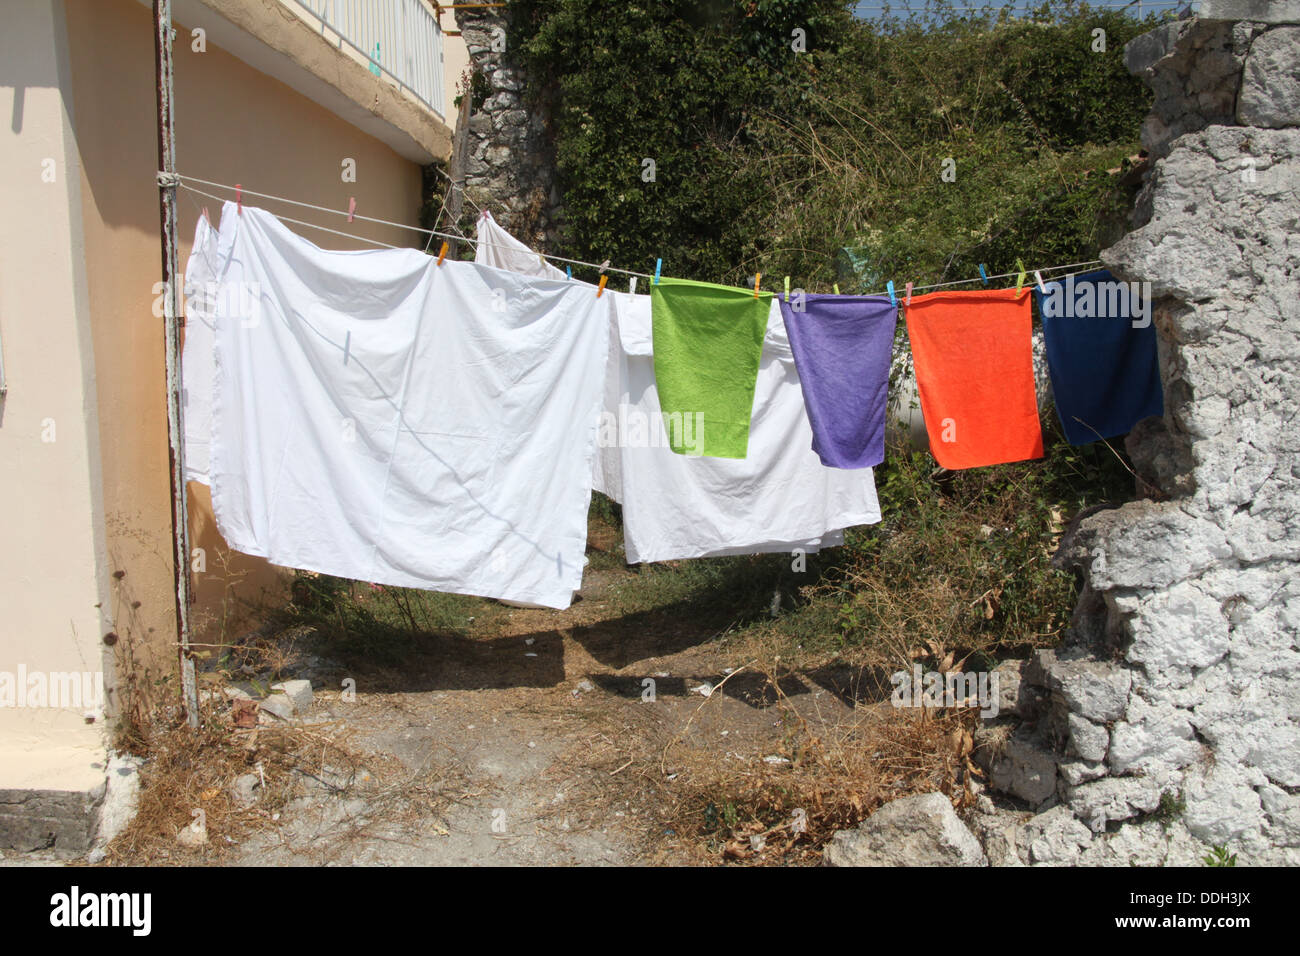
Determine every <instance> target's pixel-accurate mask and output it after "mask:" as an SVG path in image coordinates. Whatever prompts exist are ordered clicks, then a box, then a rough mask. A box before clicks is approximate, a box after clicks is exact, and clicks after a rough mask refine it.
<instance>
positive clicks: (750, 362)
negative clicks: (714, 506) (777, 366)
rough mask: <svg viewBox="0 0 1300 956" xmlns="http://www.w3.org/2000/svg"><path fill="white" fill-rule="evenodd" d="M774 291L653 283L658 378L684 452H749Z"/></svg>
mask: <svg viewBox="0 0 1300 956" xmlns="http://www.w3.org/2000/svg"><path fill="white" fill-rule="evenodd" d="M771 307H772V293H771V292H760V293H759V294H758V296H757V297H755V296H754V293H753V292H752V291H746V290H745V289H737V288H735V287H733V286H725V285H713V284H712V283H710V282H693V281H691V280H689V279H666V278H661V279H660V280H659V281H658V282H657V283H653V284H652V285H651V286H650V314H651V323H652V327H653V330H654V361H655V382H656V384H657V385H658V389H659V407H660V408H661V409H662V410H663V416H664V428H665V429H666V430H667V432H668V441H669V444H670V445H671V447H672V449H673V451H675V452H677V453H678V454H679V455H688V454H689V455H708V456H709V457H711V458H744V457H745V454H746V451H747V450H748V448H749V418H750V414H751V413H752V411H753V408H754V383H755V381H756V380H757V379H758V362H759V359H760V357H761V356H762V354H763V336H764V335H765V334H766V332H767V316H768V310H769V309H771Z"/></svg>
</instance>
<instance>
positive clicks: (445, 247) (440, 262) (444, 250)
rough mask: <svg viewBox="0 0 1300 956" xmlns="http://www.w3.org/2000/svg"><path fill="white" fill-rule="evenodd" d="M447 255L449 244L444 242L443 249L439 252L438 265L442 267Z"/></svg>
mask: <svg viewBox="0 0 1300 956" xmlns="http://www.w3.org/2000/svg"><path fill="white" fill-rule="evenodd" d="M446 255H447V243H446V241H445V240H444V241H443V243H442V248H441V249H439V250H438V265H442V260H443V258H444V257H445V256H446Z"/></svg>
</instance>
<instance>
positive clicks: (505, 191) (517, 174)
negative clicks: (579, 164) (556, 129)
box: [455, 8, 563, 249]
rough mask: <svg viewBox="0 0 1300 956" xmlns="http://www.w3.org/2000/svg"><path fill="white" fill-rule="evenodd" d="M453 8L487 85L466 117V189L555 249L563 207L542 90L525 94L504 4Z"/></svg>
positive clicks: (519, 230)
mask: <svg viewBox="0 0 1300 956" xmlns="http://www.w3.org/2000/svg"><path fill="white" fill-rule="evenodd" d="M455 13H456V24H457V26H459V27H460V31H461V35H462V36H463V37H464V39H465V45H466V47H467V48H468V50H469V57H470V64H471V65H472V67H473V68H474V69H475V70H477V71H478V73H479V74H480V75H481V76H482V78H483V81H486V85H487V98H486V100H485V101H484V102H483V104H482V105H481V106H480V107H479V108H478V109H477V110H475V111H474V112H473V113H472V114H471V115H470V119H469V146H468V153H467V159H466V163H465V169H464V170H463V173H464V176H465V191H466V195H468V196H469V197H470V198H471V199H473V200H474V202H476V203H478V204H479V205H480V206H482V207H483V208H484V209H490V210H491V211H492V215H493V216H494V217H495V218H496V220H497V221H498V222H500V223H501V225H502V226H504V227H505V228H506V229H508V230H510V232H512V233H514V235H515V236H517V237H518V238H519V239H521V240H523V241H524V242H526V243H528V244H529V245H530V246H532V247H533V248H534V249H539V248H540V249H548V248H550V249H553V248H555V245H556V243H557V241H558V239H559V222H560V218H561V216H562V215H563V208H562V205H561V197H560V191H559V188H558V186H557V185H556V180H555V151H554V148H553V146H552V143H551V138H550V111H549V108H548V106H547V103H546V101H545V98H544V97H538V98H536V99H535V100H533V101H530V102H527V103H526V102H525V100H524V97H523V90H524V86H525V73H524V70H523V69H522V68H521V67H520V66H519V65H518V64H517V61H516V60H515V59H514V57H513V56H512V53H511V50H510V48H509V43H508V41H507V20H506V12H505V10H504V9H496V8H494V9H484V10H475V9H457V10H456V11H455ZM472 210H473V207H472V206H471V207H470V211H471V212H472Z"/></svg>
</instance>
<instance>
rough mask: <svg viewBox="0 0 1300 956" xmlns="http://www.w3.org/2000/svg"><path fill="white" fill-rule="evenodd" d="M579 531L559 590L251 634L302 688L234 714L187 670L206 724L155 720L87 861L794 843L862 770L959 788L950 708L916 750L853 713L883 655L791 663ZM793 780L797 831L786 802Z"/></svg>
mask: <svg viewBox="0 0 1300 956" xmlns="http://www.w3.org/2000/svg"><path fill="white" fill-rule="evenodd" d="M591 530H592V534H591V537H590V543H591V548H590V549H589V550H590V552H591V553H592V555H593V558H595V559H596V560H593V563H592V565H591V566H590V567H588V569H587V571H586V573H585V574H584V580H583V587H582V591H581V592H580V595H579V599H578V600H576V601H575V602H574V604H573V605H572V606H571V607H569V608H568V609H566V610H563V611H555V610H544V609H530V608H516V607H509V606H506V605H503V604H500V603H498V602H493V601H486V600H482V601H479V600H477V599H472V600H471V601H469V602H468V603H466V604H463V605H457V608H458V609H460V608H467V609H468V610H467V611H466V612H465V613H466V614H468V616H467V617H464V618H462V619H461V620H460V621H459V622H458V623H457V626H455V627H450V628H432V629H427V630H426V629H423V628H411V629H408V630H401V631H399V632H398V634H397V636H396V637H394V635H393V633H392V632H386V636H385V637H384V638H383V641H384V642H386V643H381V644H373V643H372V644H368V643H367V640H369V639H370V638H368V637H367V636H366V635H364V634H353V633H352V632H350V631H347V632H345V636H344V637H343V638H342V639H340V636H339V633H333V634H330V633H328V628H325V629H323V630H322V629H319V628H317V627H314V626H303V625H298V626H294V627H288V628H283V629H281V630H279V631H276V630H272V631H271V632H270V633H269V634H263V635H261V636H260V637H259V638H257V640H259V641H262V642H263V643H264V644H265V645H267V647H269V649H270V650H271V651H272V655H271V656H273V657H276V656H278V657H279V663H278V664H277V665H276V667H275V673H276V674H277V675H278V677H279V678H280V679H286V678H294V677H298V678H305V679H309V680H310V681H311V682H312V686H313V695H314V699H313V702H312V704H311V706H310V707H309V708H308V709H307V710H306V711H305V712H304V713H300V714H298V715H296V716H295V717H294V718H293V719H292V720H289V721H281V720H279V719H278V718H274V717H271V716H270V715H268V714H261V715H260V718H253V719H252V720H245V721H243V722H242V725H241V722H239V721H238V720H236V719H235V716H234V714H235V711H236V710H237V709H238V708H237V707H236V706H235V705H234V704H232V703H231V701H230V700H228V699H227V696H228V694H229V692H230V691H231V690H232V689H233V686H234V685H232V684H230V683H226V684H224V685H223V684H220V683H215V684H211V685H207V686H209V687H210V691H209V694H208V699H209V700H210V701H211V702H212V705H211V707H210V711H208V712H205V713H206V719H205V728H206V731H205V735H204V736H202V738H201V740H199V741H197V742H196V741H194V740H191V739H189V738H187V737H186V736H185V734H184V733H183V732H182V731H174V732H172V735H171V736H167V737H164V738H161V739H160V740H157V741H155V742H154V743H153V745H152V749H151V753H150V754H149V755H148V756H147V759H146V761H145V764H144V770H143V771H142V783H143V787H144V794H143V797H142V799H141V809H140V813H139V814H138V815H137V818H136V821H135V822H134V823H133V824H132V826H131V827H130V828H128V830H127V831H126V832H125V833H124V834H123V835H122V836H120V837H119V838H118V839H117V840H116V841H115V842H114V843H113V844H112V845H110V847H109V848H108V854H107V858H106V859H105V860H104V863H105V864H106V865H114V864H131V863H134V864H141V863H143V864H148V865H185V864H217V865H241V866H285V865H291V866H292V865H302V866H349V865H466V864H478V865H630V864H647V863H651V864H677V865H713V864H719V863H727V862H744V863H746V864H750V865H754V864H757V865H765V864H769V865H770V864H791V863H797V864H815V863H817V862H818V861H819V860H820V845H821V844H822V843H824V842H825V840H826V839H828V838H829V836H830V833H831V832H832V831H833V829H834V828H835V827H836V826H845V825H852V824H853V823H855V822H856V821H857V820H859V819H861V818H862V817H863V816H865V815H866V813H869V812H870V809H871V808H872V807H874V806H875V805H878V803H879V801H880V799H881V795H882V793H883V794H884V795H885V798H888V796H891V795H892V796H898V795H902V789H900V788H904V787H906V788H907V789H909V790H912V789H918V790H935V789H943V790H945V792H950V793H952V794H954V801H957V800H959V799H960V792H959V790H957V789H953V787H952V786H951V783H952V781H953V780H955V779H959V777H960V765H961V759H962V758H963V755H964V751H962V750H961V747H960V744H961V740H962V735H961V731H960V728H957V730H956V738H955V739H956V740H957V743H958V748H957V751H955V754H956V758H957V759H956V760H950V759H948V758H946V757H945V758H943V759H939V760H936V759H935V758H934V754H935V753H937V752H939V751H942V750H944V749H945V748H946V747H947V746H948V743H947V741H948V739H949V737H950V736H951V733H952V728H950V727H948V726H946V725H942V723H941V722H940V723H931V724H925V720H924V719H922V722H921V723H922V724H925V726H926V728H927V733H928V734H929V736H928V737H926V739H925V742H924V743H923V744H918V742H917V741H918V740H919V739H920V738H913V737H908V736H906V734H904V736H903V737H900V736H898V735H897V734H895V735H894V738H893V740H894V744H895V745H894V746H892V749H891V745H890V743H889V738H888V735H886V736H881V735H880V734H879V733H876V734H875V735H874V736H873V735H872V734H871V733H868V734H866V735H865V736H864V735H862V734H861V730H862V728H863V727H864V726H867V727H868V728H870V727H871V726H873V725H875V726H882V727H883V726H892V727H897V726H900V719H901V720H902V721H903V725H906V726H909V727H915V726H917V725H916V724H915V718H914V716H912V715H908V716H906V717H902V718H901V717H900V713H899V711H897V710H895V709H894V708H892V707H891V706H890V705H889V701H888V696H889V691H890V689H891V688H890V686H889V684H888V682H887V680H885V679H884V678H883V677H882V675H881V673H880V672H878V671H871V670H868V669H865V668H857V667H851V666H849V665H847V664H846V663H844V662H843V661H842V660H840V659H838V658H837V657H836V655H834V654H831V655H826V654H822V655H820V656H818V655H813V654H808V655H804V656H803V657H802V659H801V660H800V661H799V662H798V665H799V666H796V667H791V666H789V664H790V662H782V661H781V660H780V658H779V651H774V647H775V645H773V644H770V643H769V642H767V640H766V638H764V637H763V636H762V631H763V629H762V628H752V627H751V628H744V627H737V626H736V622H735V619H734V616H733V612H731V611H728V610H727V606H726V602H725V601H717V600H715V598H716V597H717V595H716V594H712V593H710V594H706V595H705V596H704V598H703V599H698V596H697V598H692V599H690V600H686V601H674V600H667V601H665V600H663V596H662V594H661V593H659V592H654V591H653V588H654V587H655V586H656V584H655V581H653V580H651V579H650V578H648V577H646V576H644V575H643V574H642V572H641V571H640V570H638V569H637V568H633V567H628V566H626V565H625V564H623V562H622V560H621V556H620V554H619V552H620V551H621V548H620V547H619V546H618V542H617V541H616V540H614V537H613V536H612V535H611V534H610V532H609V528H608V527H601V526H600V523H599V522H593V527H592V529H591ZM656 580H657V581H658V582H659V585H658V586H662V583H663V577H662V575H661V576H660V577H659V578H657V579H656ZM356 590H358V591H359V592H360V593H361V595H362V598H363V599H364V598H365V597H366V590H365V586H364V585H360V586H359V587H358V588H357V589H356ZM785 646H787V648H788V646H789V645H788V644H787V645H785ZM265 649H266V648H263V650H265ZM209 676H212V675H209ZM263 677H264V675H263ZM251 685H256V689H257V690H259V691H262V692H264V691H265V681H264V680H263V679H260V678H259V679H255V680H250V681H244V682H243V683H242V686H243V687H244V688H246V689H247V688H250V686H251ZM223 688H224V689H223ZM253 696H260V695H259V694H258V693H254V695H253ZM249 716H250V717H252V715H249ZM907 721H913V723H912V724H907V723H906V722H907ZM909 733H910V731H909ZM855 735H857V736H855ZM864 740H865V741H866V743H865V744H863V743H862V741H864ZM882 740H884V741H885V743H883V744H881V743H880V741H882ZM966 740H967V747H968V745H969V735H967V738H966ZM836 746H838V747H840V748H841V749H840V750H838V751H836V750H835V747H836ZM881 747H883V748H884V749H882V750H880V751H879V752H876V751H877V750H878V748H881ZM864 748H865V749H864ZM814 750H815V751H816V759H813V757H811V756H810V754H811V753H812V751H814ZM921 750H924V751H926V753H925V754H924V755H923V756H922V757H918V756H917V754H918V753H919V751H921ZM818 761H820V762H818ZM891 761H892V770H891V769H890V766H891ZM950 767H957V768H958V771H957V773H956V775H955V776H954V773H953V772H952V771H951V769H950ZM936 768H937V775H936ZM240 778H243V782H244V793H243V795H242V799H237V796H238V791H239V787H238V781H239V779H240ZM796 778H798V779H796ZM252 781H257V782H256V783H251V782H252ZM804 800H808V801H811V802H812V803H813V804H816V806H815V807H813V806H809V808H808V814H809V815H810V817H815V818H816V821H817V823H816V826H814V830H817V828H818V827H820V830H817V832H809V831H806V830H804V829H802V828H801V825H800V824H801V821H796V819H795V816H797V815H801V814H803V813H804V809H803V805H802V803H801V801H804ZM198 810H202V811H203V817H204V820H205V821H206V827H205V832H204V833H203V835H202V837H201V838H200V839H198V840H189V839H187V837H188V836H189V835H188V834H186V833H185V832H184V831H185V830H186V829H187V828H191V827H190V823H191V817H193V816H195V815H196V814H197V811H198ZM191 829H192V828H191Z"/></svg>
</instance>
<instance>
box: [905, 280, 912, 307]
mask: <svg viewBox="0 0 1300 956" xmlns="http://www.w3.org/2000/svg"><path fill="white" fill-rule="evenodd" d="M903 291H904V292H906V293H907V294H906V295H905V296H903V305H911V304H912V283H910V282H909V283H908V284H907V285H905V286H903Z"/></svg>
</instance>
